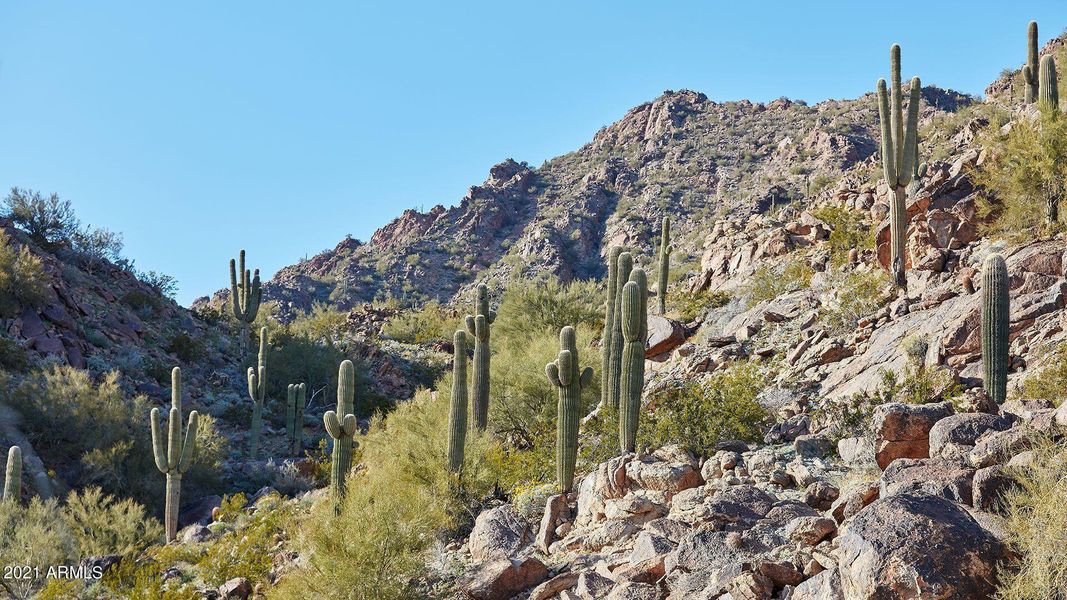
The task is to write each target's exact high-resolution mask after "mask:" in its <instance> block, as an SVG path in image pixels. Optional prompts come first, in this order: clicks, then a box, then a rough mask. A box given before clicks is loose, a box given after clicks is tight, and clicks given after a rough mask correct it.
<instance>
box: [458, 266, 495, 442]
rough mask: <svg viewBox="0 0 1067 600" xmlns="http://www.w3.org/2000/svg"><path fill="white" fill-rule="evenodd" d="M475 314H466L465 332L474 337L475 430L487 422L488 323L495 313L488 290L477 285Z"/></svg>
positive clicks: (483, 427)
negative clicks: (491, 308) (492, 309)
mask: <svg viewBox="0 0 1067 600" xmlns="http://www.w3.org/2000/svg"><path fill="white" fill-rule="evenodd" d="M474 309H475V314H473V315H467V318H466V319H465V323H466V326H467V333H469V334H470V335H471V336H472V337H473V338H474V373H473V376H472V377H471V415H472V416H473V421H472V423H471V425H472V427H473V428H474V430H475V431H485V427H486V425H488V424H489V325H490V324H492V322H493V321H495V320H496V313H495V312H493V311H491V310H489V290H488V289H486V287H485V284H479V285H478V298H477V300H476V301H475V307H474Z"/></svg>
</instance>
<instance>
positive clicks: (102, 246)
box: [70, 226, 123, 273]
mask: <svg viewBox="0 0 1067 600" xmlns="http://www.w3.org/2000/svg"><path fill="white" fill-rule="evenodd" d="M70 244H71V249H72V250H74V255H75V257H76V259H77V262H78V264H80V265H81V266H82V268H84V269H85V270H86V271H87V272H89V273H92V272H93V271H94V270H95V269H96V268H98V267H100V266H102V265H104V264H107V263H115V262H119V261H120V260H121V259H122V248H123V242H122V234H121V233H118V232H115V231H111V230H110V229H104V228H101V227H88V226H87V227H85V228H84V229H78V230H76V231H75V232H74V233H73V234H71V237H70Z"/></svg>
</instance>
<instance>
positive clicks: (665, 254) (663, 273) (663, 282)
mask: <svg viewBox="0 0 1067 600" xmlns="http://www.w3.org/2000/svg"><path fill="white" fill-rule="evenodd" d="M671 252H674V244H672V243H671V219H670V217H663V225H662V226H661V228H660V237H659V273H658V274H657V275H658V276H657V278H656V294H657V295H656V308H658V309H659V314H661V315H664V314H667V277H668V275H669V274H670V270H671Z"/></svg>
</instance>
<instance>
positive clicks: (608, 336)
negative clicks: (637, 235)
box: [600, 246, 622, 406]
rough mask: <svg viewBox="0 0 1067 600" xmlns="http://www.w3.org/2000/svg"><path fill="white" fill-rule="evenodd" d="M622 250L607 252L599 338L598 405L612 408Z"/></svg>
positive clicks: (617, 248) (616, 249)
mask: <svg viewBox="0 0 1067 600" xmlns="http://www.w3.org/2000/svg"><path fill="white" fill-rule="evenodd" d="M620 254H622V248H620V247H618V246H612V247H611V249H610V250H608V276H607V290H605V292H604V294H605V298H604V332H603V333H602V334H601V336H600V405H601V406H613V405H614V404H615V399H614V398H613V397H612V394H611V389H612V388H611V372H612V365H614V360H615V358H616V356H617V355H616V353H615V349H614V348H613V347H612V341H613V337H614V334H615V297H616V296H617V295H618V293H619V290H618V287H619V278H618V272H619V255H620Z"/></svg>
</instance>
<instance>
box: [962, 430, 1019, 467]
mask: <svg viewBox="0 0 1067 600" xmlns="http://www.w3.org/2000/svg"><path fill="white" fill-rule="evenodd" d="M1031 446H1033V436H1032V432H1030V431H1028V430H1027V429H1026V428H1025V427H1012V428H1011V429H1008V430H1005V431H987V432H986V433H985V434H984V435H982V436H981V437H980V438H978V442H977V443H976V444H975V445H974V449H973V450H971V451H970V453H968V455H967V461H968V462H970V463H971V466H973V467H975V468H977V469H981V468H982V467H989V466H992V465H994V464H997V463H1004V462H1007V461H1009V460H1011V458H1012V457H1013V456H1015V455H1016V454H1018V453H1020V452H1022V451H1024V450H1029V449H1030V448H1031Z"/></svg>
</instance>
